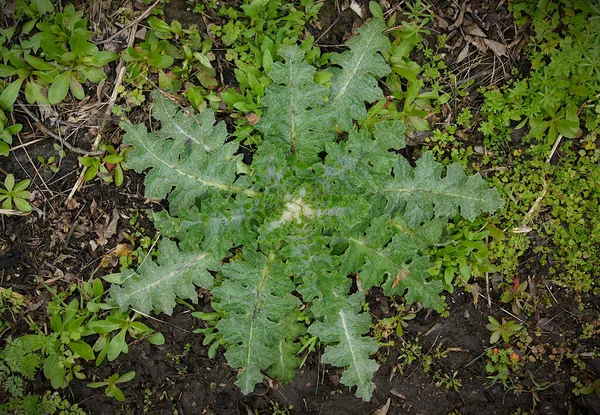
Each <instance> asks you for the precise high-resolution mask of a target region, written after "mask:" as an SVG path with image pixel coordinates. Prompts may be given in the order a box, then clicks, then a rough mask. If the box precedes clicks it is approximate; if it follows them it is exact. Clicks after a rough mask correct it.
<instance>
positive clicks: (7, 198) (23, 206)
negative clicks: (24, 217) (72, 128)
mask: <svg viewBox="0 0 600 415" xmlns="http://www.w3.org/2000/svg"><path fill="white" fill-rule="evenodd" d="M30 184H31V180H29V179H26V180H21V181H20V182H19V183H16V184H15V176H13V175H12V174H8V175H6V178H5V179H4V189H1V188H0V202H2V209H6V210H12V208H13V205H14V207H15V208H16V209H18V210H20V211H21V212H30V211H31V205H30V204H29V202H28V200H29V198H30V197H31V193H30V192H29V191H28V190H27V188H28V187H29V185H30Z"/></svg>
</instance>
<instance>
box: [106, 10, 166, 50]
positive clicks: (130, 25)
mask: <svg viewBox="0 0 600 415" xmlns="http://www.w3.org/2000/svg"><path fill="white" fill-rule="evenodd" d="M158 3H160V0H156V1H155V2H154V3H153V4H152V5H151V6H150V7H148V8H147V9H146V10H145V11H144V12H143V13H142V14H140V15H139V16H138V17H137V18H136V19H135V20H134V21H133V22H131V23H129V24H128V25H127V26H125V27H124V28H123V29H121V30H119V31H118V32H117V33H115V34H114V35H112V36H111V37H109V38H108V39H105V40H102V41H100V42H98V43H96V45H102V44H104V43H108V42H111V41H113V40H115V39H116V38H117V37H118V36H120V35H121V34H123V33H124V32H125V31H127V29H129V28H131V27H134V26H136V28H135V29H136V30H133V33H135V32H136V31H137V25H138V23H139V22H141V21H142V20H144V19H145V18H146V16H148V15H149V14H150V12H151V11H152V9H153V8H155V7H156V6H157V5H158ZM129 46H131V45H129Z"/></svg>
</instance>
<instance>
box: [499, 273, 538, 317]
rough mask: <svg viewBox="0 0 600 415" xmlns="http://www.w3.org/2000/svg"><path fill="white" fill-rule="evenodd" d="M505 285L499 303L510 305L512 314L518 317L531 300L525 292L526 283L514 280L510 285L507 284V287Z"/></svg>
mask: <svg viewBox="0 0 600 415" xmlns="http://www.w3.org/2000/svg"><path fill="white" fill-rule="evenodd" d="M506 285H507V284H505V289H504V292H503V293H502V297H501V298H500V301H502V302H503V303H505V304H510V305H511V308H512V312H513V313H514V314H517V315H518V314H520V313H521V311H523V308H524V307H525V306H526V304H527V302H528V301H529V299H530V298H531V296H530V295H529V293H528V292H527V286H528V284H527V281H523V282H519V279H518V278H515V279H514V280H513V283H512V284H508V287H507V286H506Z"/></svg>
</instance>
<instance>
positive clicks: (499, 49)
mask: <svg viewBox="0 0 600 415" xmlns="http://www.w3.org/2000/svg"><path fill="white" fill-rule="evenodd" d="M483 43H485V44H486V46H487V47H488V48H490V49H491V50H492V52H494V53H495V54H496V56H508V47H507V46H506V45H504V44H502V43H500V42H496V41H495V40H491V39H483Z"/></svg>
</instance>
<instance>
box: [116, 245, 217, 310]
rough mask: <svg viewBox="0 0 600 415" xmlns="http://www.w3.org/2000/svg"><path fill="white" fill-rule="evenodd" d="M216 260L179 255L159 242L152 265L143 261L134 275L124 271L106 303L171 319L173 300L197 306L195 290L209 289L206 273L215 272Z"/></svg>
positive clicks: (210, 281)
mask: <svg viewBox="0 0 600 415" xmlns="http://www.w3.org/2000/svg"><path fill="white" fill-rule="evenodd" d="M219 265H220V264H219V258H215V257H214V255H213V254H212V253H210V252H201V251H195V252H182V251H180V250H179V249H178V247H177V244H176V243H175V242H173V241H171V240H168V239H163V240H162V241H161V243H160V246H159V255H158V258H157V260H156V262H153V261H151V260H146V261H144V262H143V264H142V265H141V266H140V267H139V268H138V270H137V271H132V270H128V269H125V270H123V271H122V272H121V273H122V274H123V278H122V282H121V285H113V286H112V287H111V288H110V303H111V304H113V305H116V306H118V307H119V308H120V309H121V310H126V309H128V308H129V307H131V308H133V309H135V310H137V311H140V312H141V313H144V314H147V313H149V312H150V311H151V310H154V311H157V312H163V313H165V314H168V315H171V313H172V312H173V308H174V307H175V305H176V303H175V299H176V298H184V299H189V300H191V301H192V302H193V303H197V302H198V294H196V289H195V287H196V286H198V287H202V288H205V289H210V288H212V285H213V277H212V275H211V274H210V273H209V270H217V269H219Z"/></svg>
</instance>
